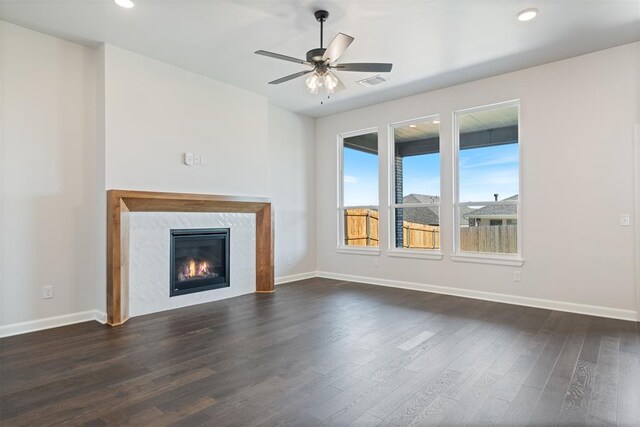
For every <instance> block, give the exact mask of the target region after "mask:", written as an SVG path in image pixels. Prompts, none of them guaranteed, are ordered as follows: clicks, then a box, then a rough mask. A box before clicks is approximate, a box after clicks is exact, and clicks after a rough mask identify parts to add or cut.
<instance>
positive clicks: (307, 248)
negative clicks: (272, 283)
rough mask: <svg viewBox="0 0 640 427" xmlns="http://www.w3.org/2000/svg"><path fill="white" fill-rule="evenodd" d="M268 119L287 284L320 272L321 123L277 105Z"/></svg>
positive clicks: (279, 254)
mask: <svg viewBox="0 0 640 427" xmlns="http://www.w3.org/2000/svg"><path fill="white" fill-rule="evenodd" d="M268 118H269V165H270V168H269V195H270V197H271V199H272V201H273V212H274V224H275V230H276V239H275V257H276V267H275V269H276V273H275V274H276V278H278V279H279V280H278V281H281V280H290V279H294V278H296V277H298V275H301V274H305V273H309V272H313V271H315V269H316V243H315V238H316V234H315V233H316V210H315V209H316V198H315V192H316V179H315V178H316V167H315V165H316V163H315V149H316V145H315V120H314V119H312V118H309V117H306V116H302V115H300V114H295V113H292V112H290V111H287V110H283V109H282V108H278V107H274V106H269V109H268ZM278 281H277V282H276V283H278Z"/></svg>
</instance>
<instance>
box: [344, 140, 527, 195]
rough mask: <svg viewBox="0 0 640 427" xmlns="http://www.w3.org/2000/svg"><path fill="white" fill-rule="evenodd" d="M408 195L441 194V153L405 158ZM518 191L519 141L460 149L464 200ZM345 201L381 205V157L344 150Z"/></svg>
mask: <svg viewBox="0 0 640 427" xmlns="http://www.w3.org/2000/svg"><path fill="white" fill-rule="evenodd" d="M403 176H404V180H403V181H404V182H403V186H404V194H405V195H407V194H411V193H418V194H428V195H440V155H439V154H428V155H423V156H411V157H406V158H405V159H404V160H403ZM494 193H498V194H499V195H500V196H499V198H500V199H505V198H507V197H510V196H513V195H514V194H517V193H518V146H517V144H508V145H499V146H494V147H482V148H475V149H468V150H462V151H460V201H462V202H465V201H487V200H493V194H494ZM344 204H345V206H354V205H377V204H378V156H376V155H374V154H368V153H363V152H361V151H356V150H353V149H349V148H345V150H344Z"/></svg>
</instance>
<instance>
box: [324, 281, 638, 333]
mask: <svg viewBox="0 0 640 427" xmlns="http://www.w3.org/2000/svg"><path fill="white" fill-rule="evenodd" d="M318 277H324V278H327V279H334V280H344V281H349V282H360V283H365V284H370V285H378V286H387V287H391V288H401V289H411V290H415V291H422V292H433V293H437V294H445V295H454V296H459V297H463V298H473V299H479V300H485V301H494V302H501V303H506V304H514V305H522V306H526V307H536V308H544V309H547V310H557V311H565V312H568V313H579V314H587V315H590V316H598V317H609V318H612V319H622V320H631V321H636V320H637V318H638V316H637V312H636V311H633V310H622V309H618V308H611V307H601V306H595V305H586V304H575V303H571V302H563V301H554V300H547V299H540V298H531V297H521V296H517V295H507V294H499V293H494V292H483V291H474V290H470V289H460V288H452V287H448V286H436V285H427V284H424V283H415V282H403V281H398V280H388V279H379V278H373V277H364V276H353V275H350V274H340V273H330V272H326V271H319V272H318Z"/></svg>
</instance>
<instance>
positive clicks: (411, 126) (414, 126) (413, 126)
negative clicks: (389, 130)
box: [409, 125, 418, 128]
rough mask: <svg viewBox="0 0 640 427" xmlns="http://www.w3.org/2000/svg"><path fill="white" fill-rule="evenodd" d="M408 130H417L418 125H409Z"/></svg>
mask: <svg viewBox="0 0 640 427" xmlns="http://www.w3.org/2000/svg"><path fill="white" fill-rule="evenodd" d="M409 127H410V128H417V127H418V125H409Z"/></svg>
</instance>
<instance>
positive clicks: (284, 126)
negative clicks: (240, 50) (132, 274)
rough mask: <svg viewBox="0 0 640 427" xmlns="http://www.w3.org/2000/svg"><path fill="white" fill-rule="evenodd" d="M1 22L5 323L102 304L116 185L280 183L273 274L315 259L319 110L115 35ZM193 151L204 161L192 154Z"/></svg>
mask: <svg viewBox="0 0 640 427" xmlns="http://www.w3.org/2000/svg"><path fill="white" fill-rule="evenodd" d="M0 25H1V31H2V34H1V35H2V44H1V45H0V46H1V51H0V61H1V62H2V86H1V87H0V89H2V91H3V92H2V99H1V100H2V102H1V104H0V105H1V106H2V120H3V123H2V133H1V136H2V141H0V142H1V148H2V149H1V150H0V161H1V162H2V163H1V164H2V170H1V172H0V186H1V188H2V198H1V199H0V201H1V202H2V206H1V210H0V215H1V218H0V225H1V227H0V233H1V237H2V244H1V245H0V247H1V250H2V254H1V255H2V256H1V257H0V258H1V261H0V262H1V263H2V264H1V266H0V268H1V272H0V273H1V275H0V277H1V279H2V282H1V283H0V297H1V300H2V301H1V304H2V305H1V310H2V313H1V314H0V335H3V334H12V333H16V332H23V331H26V330H30V329H38V328H41V327H49V326H55V325H59V324H62V323H66V322H73V321H79V320H85V319H87V318H93V317H95V315H96V314H98V315H99V314H100V312H104V311H105V306H106V298H105V294H106V291H105V275H106V272H105V271H106V270H105V259H106V253H105V251H106V247H105V246H106V244H105V229H106V227H105V224H106V217H105V215H106V207H105V200H106V194H105V190H106V189H107V188H119V189H134V190H152V191H178V192H194V193H198V192H200V193H211V194H229V195H246V196H263V197H269V198H271V199H272V202H273V212H274V215H275V224H276V229H275V233H276V243H275V247H276V253H275V262H276V275H277V276H276V280H277V281H283V280H287V279H291V278H295V277H299V275H304V274H305V273H309V272H311V271H314V270H315V224H314V215H315V198H314V191H315V161H314V155H315V148H314V139H315V126H314V120H313V119H310V118H307V117H304V116H300V115H297V114H293V113H290V112H287V111H284V110H281V109H278V108H275V107H270V106H269V105H268V104H267V100H266V98H264V97H262V96H259V95H255V94H252V93H250V92H247V91H244V90H241V89H238V88H235V87H232V86H228V85H225V84H222V83H220V82H217V81H215V80H212V79H209V78H206V77H203V76H200V75H197V74H194V73H190V72H187V71H185V70H181V69H179V68H176V67H173V66H170V65H167V64H165V63H162V62H159V61H155V60H152V59H150V58H146V57H144V56H141V55H138V54H135V53H133V52H129V51H126V50H123V49H119V48H117V47H113V46H109V45H106V46H102V47H101V48H100V49H98V50H97V51H96V50H94V49H89V48H86V47H82V46H80V45H77V44H74V43H70V42H66V41H63V40H60V39H58V38H55V37H51V36H47V35H44V34H41V33H37V32H34V31H31V30H27V29H25V28H21V27H18V26H15V25H12V24H8V23H3V22H1V21H0ZM185 151H193V152H199V153H202V154H205V155H206V156H207V160H208V161H207V164H206V165H204V166H198V167H196V166H194V167H187V166H185V165H183V164H182V153H183V152H185ZM281 228H282V230H280V229H281ZM296 275H298V276H296ZM282 276H287V277H284V278H283V277H282ZM45 284H51V285H54V286H55V298H54V299H51V300H42V298H41V288H42V286H43V285H45ZM52 316H62V317H60V318H54V319H52V318H51V317H52ZM20 322H28V323H27V324H18V323H20Z"/></svg>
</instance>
